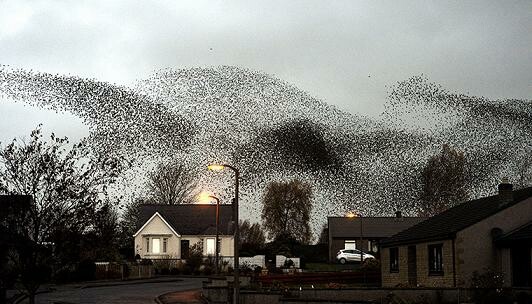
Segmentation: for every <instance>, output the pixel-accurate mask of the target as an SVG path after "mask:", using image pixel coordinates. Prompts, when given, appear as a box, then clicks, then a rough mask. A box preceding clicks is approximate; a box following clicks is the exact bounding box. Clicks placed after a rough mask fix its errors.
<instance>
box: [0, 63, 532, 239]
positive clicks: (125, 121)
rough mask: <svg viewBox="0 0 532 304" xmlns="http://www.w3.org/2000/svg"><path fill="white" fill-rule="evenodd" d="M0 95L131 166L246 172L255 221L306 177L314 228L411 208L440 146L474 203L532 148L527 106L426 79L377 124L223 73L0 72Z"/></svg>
mask: <svg viewBox="0 0 532 304" xmlns="http://www.w3.org/2000/svg"><path fill="white" fill-rule="evenodd" d="M0 93H1V94H3V96H5V97H7V98H8V99H10V100H14V101H21V102H25V103H28V104H31V105H34V106H39V107H43V108H51V109H55V110H57V111H68V112H70V113H73V114H74V115H77V116H79V117H81V118H83V119H84V121H85V123H86V124H87V125H88V126H89V128H90V142H91V144H92V145H93V147H94V148H95V149H97V150H100V151H109V153H117V154H121V155H123V156H127V157H129V158H130V159H132V160H138V161H137V162H136V165H137V167H138V168H142V167H143V166H145V165H146V163H147V162H146V160H147V159H150V160H153V161H157V160H161V159H168V158H174V159H175V158H177V159H180V160H181V161H183V162H186V163H187V164H190V166H192V167H197V168H204V167H205V165H206V164H207V163H209V162H227V163H231V164H233V165H234V166H237V167H238V168H240V170H241V176H242V178H243V189H242V193H243V197H242V206H243V208H244V209H245V211H244V216H246V215H247V216H248V217H251V218H252V219H257V218H258V216H259V214H260V212H258V211H259V210H260V204H259V202H260V199H261V196H262V195H263V190H264V189H265V187H266V185H267V183H268V182H270V181H279V180H286V179H290V178H299V179H301V180H304V181H308V182H310V183H311V185H312V186H313V190H314V197H315V200H314V204H315V206H314V208H313V211H312V212H313V213H315V214H319V215H320V216H313V217H312V218H314V219H316V220H317V221H318V222H315V223H313V226H314V230H315V232H316V231H317V229H318V228H319V227H321V222H322V221H323V220H324V216H323V215H325V214H330V215H335V214H343V213H345V212H346V211H348V210H354V209H356V210H357V211H358V212H361V213H363V214H365V215H377V214H381V215H382V214H392V213H393V212H394V211H395V210H396V209H401V210H403V211H404V212H405V213H408V212H409V210H413V209H412V206H413V203H414V201H415V200H416V199H417V198H418V197H419V190H420V187H419V178H420V172H421V170H422V166H423V165H424V164H425V163H426V161H427V159H428V158H429V157H430V156H431V155H433V154H434V153H437V151H438V150H439V149H440V148H441V146H442V144H444V143H447V144H450V145H452V146H454V147H457V148H459V149H460V150H461V151H463V152H464V153H465V155H466V156H467V158H468V161H469V162H468V163H469V164H470V166H471V168H472V170H471V171H470V172H472V174H473V175H474V178H473V183H472V184H471V187H470V192H471V196H472V197H475V196H478V195H483V194H485V192H490V191H492V189H491V186H492V185H495V184H496V183H497V182H498V180H499V179H500V178H501V177H502V176H512V174H513V173H515V171H516V170H517V169H516V168H517V166H518V163H519V159H520V157H526V155H527V153H528V155H530V149H531V147H532V142H531V138H532V137H531V135H532V134H531V131H532V128H531V125H530V119H531V118H532V103H531V102H530V101H523V100H496V101H492V100H488V99H486V98H480V97H474V96H466V95H463V94H457V93H452V92H449V91H446V90H444V89H443V88H441V87H440V86H438V85H436V84H433V83H430V82H429V81H428V80H427V79H426V78H424V77H423V76H416V77H412V78H410V79H408V80H406V81H402V82H399V83H397V84H396V85H395V86H394V87H393V88H392V89H391V92H390V94H389V98H388V100H387V103H386V110H385V111H384V112H383V113H382V117H381V119H369V118H366V117H360V116H356V115H353V114H349V113H346V112H342V111H340V110H338V109H337V108H335V107H334V106H331V105H329V104H327V103H325V102H323V101H321V100H318V99H316V98H313V97H311V96H310V95H309V94H307V93H306V92H303V91H301V90H299V89H298V88H296V87H294V86H292V85H290V84H288V83H286V82H284V81H282V80H280V79H277V78H275V77H272V76H270V75H267V74H264V73H261V72H255V71H251V70H248V69H243V68H238V67H230V66H222V67H215V68H192V69H181V70H172V69H165V70H161V71H158V72H156V73H155V74H153V75H152V76H151V77H149V78H148V79H146V80H143V81H139V82H138V83H137V85H136V86H135V87H134V88H126V87H122V86H116V85H112V84H109V83H105V82H100V81H96V80H93V79H82V78H79V77H72V76H61V75H51V74H46V73H37V72H32V71H26V70H20V69H19V70H17V69H11V68H9V67H5V66H4V67H1V68H0ZM199 172H201V173H202V176H203V178H202V186H204V187H205V188H209V187H210V188H211V189H220V188H222V189H227V187H230V182H224V180H227V179H228V178H227V177H225V178H224V177H223V176H220V175H217V176H214V175H213V174H209V173H208V172H207V171H206V170H204V171H202V170H199ZM230 192H231V191H230V190H229V191H228V193H230ZM411 212H413V211H411Z"/></svg>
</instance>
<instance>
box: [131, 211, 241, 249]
mask: <svg viewBox="0 0 532 304" xmlns="http://www.w3.org/2000/svg"><path fill="white" fill-rule="evenodd" d="M177 232H178V233H179V231H177ZM148 238H150V251H149V252H147V251H146V240H147V239H148ZM152 238H159V239H160V241H159V243H160V250H159V251H160V253H158V254H154V253H153V248H152V247H153V242H152V241H151V239H152ZM163 238H167V239H168V243H167V251H166V253H165V252H163ZM207 238H215V236H210V235H209V236H205V235H183V236H181V237H179V236H177V235H176V234H175V233H174V232H173V231H172V229H171V228H170V227H168V225H167V224H166V223H165V222H164V221H163V220H162V219H161V218H160V217H159V216H158V215H156V216H155V217H153V218H152V219H151V221H149V222H148V223H147V224H146V225H145V226H144V227H143V228H142V230H140V231H139V232H138V234H137V235H136V236H135V254H139V255H140V256H141V258H145V259H162V258H175V259H179V258H181V240H189V241H190V248H192V246H193V245H194V244H196V243H197V242H200V241H203V245H204V246H203V255H207V246H206V244H207ZM233 244H234V242H233V237H232V236H220V256H233V252H234V251H233Z"/></svg>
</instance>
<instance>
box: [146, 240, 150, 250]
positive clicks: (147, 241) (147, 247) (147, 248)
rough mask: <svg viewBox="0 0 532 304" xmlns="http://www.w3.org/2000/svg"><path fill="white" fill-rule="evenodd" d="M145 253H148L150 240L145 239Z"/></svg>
mask: <svg viewBox="0 0 532 304" xmlns="http://www.w3.org/2000/svg"><path fill="white" fill-rule="evenodd" d="M146 253H150V238H149V237H147V238H146Z"/></svg>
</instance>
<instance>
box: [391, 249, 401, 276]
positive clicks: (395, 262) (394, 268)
mask: <svg viewBox="0 0 532 304" xmlns="http://www.w3.org/2000/svg"><path fill="white" fill-rule="evenodd" d="M390 272H399V248H397V247H395V248H390Z"/></svg>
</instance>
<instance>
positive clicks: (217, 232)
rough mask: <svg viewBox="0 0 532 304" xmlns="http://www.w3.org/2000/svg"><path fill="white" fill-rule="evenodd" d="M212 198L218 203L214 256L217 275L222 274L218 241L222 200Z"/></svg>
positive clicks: (212, 196) (211, 196)
mask: <svg viewBox="0 0 532 304" xmlns="http://www.w3.org/2000/svg"><path fill="white" fill-rule="evenodd" d="M209 197H210V198H212V199H214V200H215V201H216V246H215V248H216V249H215V250H216V252H215V255H214V263H216V275H218V274H219V272H220V266H219V265H220V263H219V256H220V252H219V249H218V242H219V241H218V239H219V238H220V232H219V228H218V227H219V226H220V199H219V198H217V197H216V196H214V195H209Z"/></svg>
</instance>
